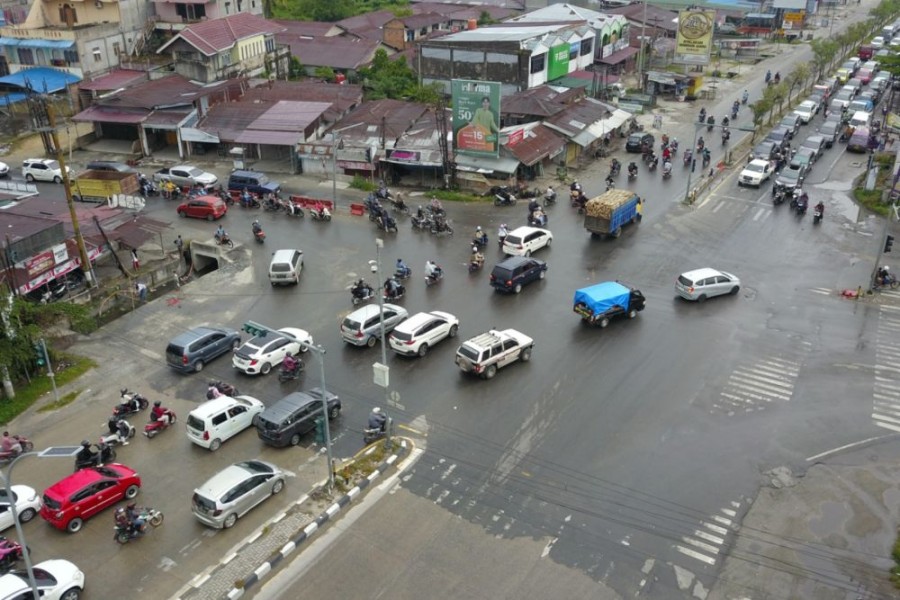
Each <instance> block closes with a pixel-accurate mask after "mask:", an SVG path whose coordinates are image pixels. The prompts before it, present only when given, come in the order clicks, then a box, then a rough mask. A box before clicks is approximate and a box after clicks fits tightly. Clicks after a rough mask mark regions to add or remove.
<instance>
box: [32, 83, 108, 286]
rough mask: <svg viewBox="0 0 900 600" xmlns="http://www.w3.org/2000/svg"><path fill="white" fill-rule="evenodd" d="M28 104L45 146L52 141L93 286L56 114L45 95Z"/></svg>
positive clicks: (88, 280)
mask: <svg viewBox="0 0 900 600" xmlns="http://www.w3.org/2000/svg"><path fill="white" fill-rule="evenodd" d="M28 104H29V107H30V109H31V111H30V112H31V118H32V121H33V124H34V128H35V130H36V131H38V132H40V134H41V137H42V138H44V140H45V144H46V136H47V134H49V135H50V139H51V140H52V148H50V150H51V152H52V153H54V154H56V161H57V162H58V163H59V170H60V172H61V174H62V180H63V189H64V190H65V194H66V204H67V205H68V206H69V217H70V218H71V219H72V231H73V232H74V234H75V243H76V245H77V246H78V256H79V258H80V260H81V270H82V271H84V279H85V282H86V283H87V286H88V287H93V286H94V285H95V283H96V282H95V280H94V267H93V265H92V264H91V261H90V260H89V259H88V255H87V249H86V248H85V245H84V236H82V235H81V227H80V226H79V224H78V215H77V213H76V212H75V202H74V200H72V186H71V184H70V182H69V173H68V172H67V170H66V163H65V160H64V156H63V150H62V147H61V146H60V144H59V135H58V134H57V132H56V112H55V110H54V108H53V106H52V105H51V104H50V102H49V101H48V98H47V96H46V95H43V94H36V93H34V91H33V90H32V92H31V93H30V94H29V96H28Z"/></svg>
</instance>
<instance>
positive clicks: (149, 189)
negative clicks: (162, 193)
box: [141, 177, 159, 198]
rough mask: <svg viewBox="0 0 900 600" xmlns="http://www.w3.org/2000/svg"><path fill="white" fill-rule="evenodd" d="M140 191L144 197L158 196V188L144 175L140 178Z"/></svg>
mask: <svg viewBox="0 0 900 600" xmlns="http://www.w3.org/2000/svg"><path fill="white" fill-rule="evenodd" d="M141 193H142V194H143V195H144V196H146V197H148V198H149V197H151V196H159V188H158V187H157V186H156V184H155V183H153V182H152V181H150V180H149V179H147V178H146V177H144V178H143V179H141Z"/></svg>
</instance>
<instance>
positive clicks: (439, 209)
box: [431, 196, 444, 215]
mask: <svg viewBox="0 0 900 600" xmlns="http://www.w3.org/2000/svg"><path fill="white" fill-rule="evenodd" d="M431 212H432V213H434V214H435V215H442V214H444V206H443V205H442V204H441V201H440V200H438V199H437V198H435V197H433V196H432V198H431Z"/></svg>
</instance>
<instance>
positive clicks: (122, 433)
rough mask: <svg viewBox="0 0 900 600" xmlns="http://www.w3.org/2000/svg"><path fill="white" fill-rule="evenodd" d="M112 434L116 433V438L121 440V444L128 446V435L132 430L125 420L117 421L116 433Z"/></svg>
mask: <svg viewBox="0 0 900 600" xmlns="http://www.w3.org/2000/svg"><path fill="white" fill-rule="evenodd" d="M110 433H115V434H116V437H118V438H119V443H120V444H122V445H123V446H127V445H128V434H129V433H131V430H130V429H129V427H128V423H127V422H126V421H125V419H116V423H115V431H111V432H110Z"/></svg>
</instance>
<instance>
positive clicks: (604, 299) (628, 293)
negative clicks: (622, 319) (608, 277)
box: [572, 281, 646, 328]
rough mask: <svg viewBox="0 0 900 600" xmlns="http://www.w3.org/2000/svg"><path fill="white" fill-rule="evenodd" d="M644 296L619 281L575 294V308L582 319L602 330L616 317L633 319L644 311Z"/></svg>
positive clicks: (601, 284) (602, 284)
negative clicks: (624, 316)
mask: <svg viewBox="0 0 900 600" xmlns="http://www.w3.org/2000/svg"><path fill="white" fill-rule="evenodd" d="M645 303H646V300H645V299H644V295H643V294H642V293H641V292H640V291H639V290H636V289H634V288H629V287H626V286H624V285H622V284H621V283H619V282H617V281H606V282H603V283H598V284H596V285H592V286H590V287H586V288H581V289H580V290H577V291H576V292H575V299H574V300H573V305H574V306H573V308H572V310H573V311H575V313H576V314H578V315H580V316H581V319H582V320H583V321H584V322H586V323H589V324H591V325H598V326H600V327H601V328H603V327H606V326H607V325H609V322H610V320H611V319H613V318H614V317H619V316H622V315H627V316H628V318H629V319H633V318H635V317H636V316H637V314H638V313H639V312H640V311H642V310H644V304H645Z"/></svg>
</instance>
